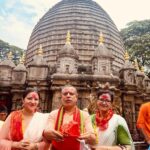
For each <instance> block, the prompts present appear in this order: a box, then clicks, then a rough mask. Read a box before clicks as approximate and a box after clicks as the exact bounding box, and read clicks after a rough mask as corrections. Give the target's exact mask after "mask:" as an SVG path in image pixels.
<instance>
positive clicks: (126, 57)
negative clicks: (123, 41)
mask: <svg viewBox="0 0 150 150" xmlns="http://www.w3.org/2000/svg"><path fill="white" fill-rule="evenodd" d="M124 58H125V60H129V54H128V52H127V51H126V52H125V55H124Z"/></svg>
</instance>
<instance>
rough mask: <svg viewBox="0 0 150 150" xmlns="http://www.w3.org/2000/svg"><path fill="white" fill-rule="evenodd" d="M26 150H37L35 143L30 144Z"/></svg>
mask: <svg viewBox="0 0 150 150" xmlns="http://www.w3.org/2000/svg"><path fill="white" fill-rule="evenodd" d="M27 149H28V150H38V146H37V143H30V144H29V146H28V147H27Z"/></svg>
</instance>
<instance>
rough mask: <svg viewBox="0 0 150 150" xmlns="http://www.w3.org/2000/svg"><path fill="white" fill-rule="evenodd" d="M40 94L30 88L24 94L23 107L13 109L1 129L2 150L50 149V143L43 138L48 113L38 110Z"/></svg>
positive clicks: (0, 145) (0, 147) (0, 143)
mask: <svg viewBox="0 0 150 150" xmlns="http://www.w3.org/2000/svg"><path fill="white" fill-rule="evenodd" d="M39 101H40V97H39V94H38V92H37V91H36V90H34V89H29V90H27V91H25V93H24V94H23V100H22V102H23V108H22V109H21V110H17V111H13V112H12V113H11V114H10V115H9V116H8V117H7V119H6V121H5V123H4V125H3V127H2V128H1V130H0V149H2V150H12V149H13V150H15V149H16V150H38V149H39V150H48V149H49V146H50V144H48V143H46V142H45V141H43V139H42V134H43V130H44V128H45V125H46V122H47V119H48V115H47V114H42V113H39V112H37V107H38V104H39Z"/></svg>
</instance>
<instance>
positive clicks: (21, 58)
mask: <svg viewBox="0 0 150 150" xmlns="http://www.w3.org/2000/svg"><path fill="white" fill-rule="evenodd" d="M19 61H20V64H24V62H25V54H24V53H23V55H22V56H21V57H20V60H19Z"/></svg>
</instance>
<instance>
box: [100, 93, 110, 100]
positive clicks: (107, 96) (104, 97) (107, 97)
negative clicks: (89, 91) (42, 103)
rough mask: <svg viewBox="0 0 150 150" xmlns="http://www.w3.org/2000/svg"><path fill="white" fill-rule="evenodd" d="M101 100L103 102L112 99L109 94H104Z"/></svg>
mask: <svg viewBox="0 0 150 150" xmlns="http://www.w3.org/2000/svg"><path fill="white" fill-rule="evenodd" d="M100 99H101V100H111V97H110V95H109V94H103V95H101V96H100Z"/></svg>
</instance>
